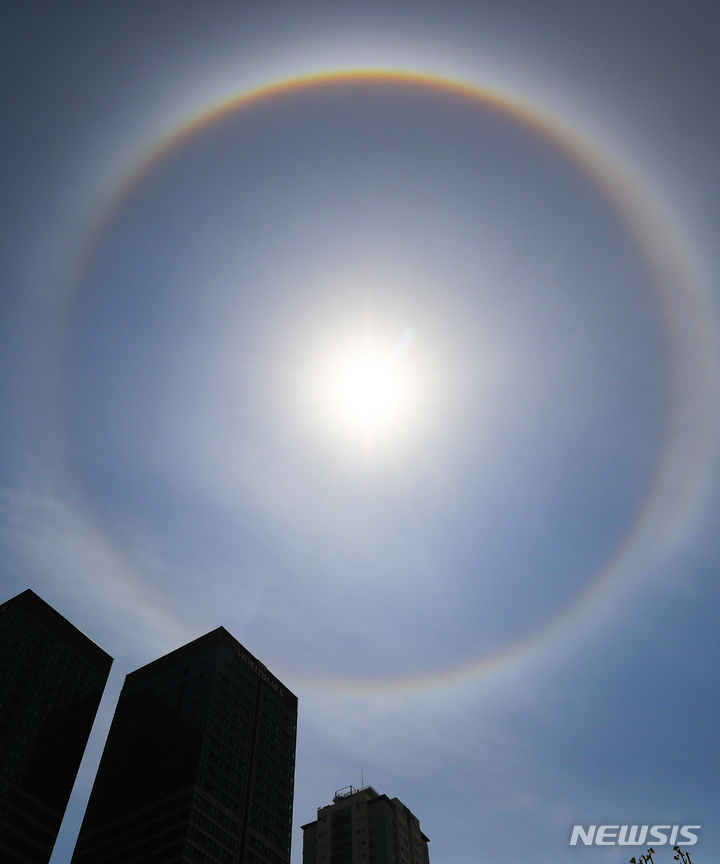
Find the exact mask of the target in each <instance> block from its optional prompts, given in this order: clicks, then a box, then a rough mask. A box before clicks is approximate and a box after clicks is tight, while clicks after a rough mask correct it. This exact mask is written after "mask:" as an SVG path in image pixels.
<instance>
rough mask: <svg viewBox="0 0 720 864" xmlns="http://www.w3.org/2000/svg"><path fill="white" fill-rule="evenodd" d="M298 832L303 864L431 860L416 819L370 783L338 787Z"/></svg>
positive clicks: (422, 862) (405, 863)
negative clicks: (369, 784)
mask: <svg viewBox="0 0 720 864" xmlns="http://www.w3.org/2000/svg"><path fill="white" fill-rule="evenodd" d="M302 831H303V864H430V859H429V856H428V843H429V842H430V841H429V839H428V838H427V837H426V836H425V835H424V834H423V832H422V831H421V830H420V822H419V821H418V820H417V817H416V816H414V815H413V813H411V812H410V810H408V808H407V807H406V806H405V805H404V804H403V803H402V801H400V800H398V799H397V798H388V797H387V795H379V794H378V793H377V792H376V791H375V790H374V789H373V787H372V786H365V787H364V788H363V789H355V788H354V787H352V786H348V787H346V788H345V789H340V790H339V791H338V792H336V793H335V797H334V798H333V803H332V804H329V805H328V806H327V807H319V808H318V811H317V820H316V821H315V822H309V823H308V824H307V825H303V826H302Z"/></svg>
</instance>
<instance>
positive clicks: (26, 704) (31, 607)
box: [0, 590, 112, 864]
mask: <svg viewBox="0 0 720 864" xmlns="http://www.w3.org/2000/svg"><path fill="white" fill-rule="evenodd" d="M111 665H112V658H111V657H110V656H109V655H108V654H106V653H105V652H104V651H103V650H102V648H99V647H98V646H97V645H96V644H95V643H94V642H93V641H92V640H90V639H88V637H87V636H85V635H84V634H83V633H81V632H80V631H79V630H78V629H77V628H76V627H74V626H73V625H72V624H71V623H70V622H69V621H68V620H67V619H65V618H63V616H62V615H60V613H59V612H56V611H55V610H54V609H53V608H52V607H51V606H49V605H48V604H47V603H45V601H44V600H41V599H40V597H38V596H37V594H35V593H33V592H32V591H29V590H28V591H24V592H23V593H22V594H18V595H17V596H16V597H13V598H12V599H11V600H8V601H7V602H6V603H5V604H4V605H3V606H2V607H0V861H2V862H8V864H10V862H12V864H47V862H48V860H49V859H50V855H51V854H52V850H53V846H54V845H55V840H56V838H57V833H58V830H59V828H60V823H61V822H62V818H63V816H64V814H65V808H66V807H67V803H68V799H69V797H70V792H71V791H72V787H73V784H74V782H75V777H76V775H77V771H78V768H79V767H80V761H81V759H82V756H83V753H84V751H85V745H86V744H87V740H88V736H89V735H90V730H91V728H92V725H93V722H94V720H95V714H96V712H97V708H98V705H99V703H100V698H101V696H102V693H103V690H104V689H105V682H106V681H107V677H108V674H109V672H110V666H111Z"/></svg>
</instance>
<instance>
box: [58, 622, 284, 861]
mask: <svg viewBox="0 0 720 864" xmlns="http://www.w3.org/2000/svg"><path fill="white" fill-rule="evenodd" d="M296 729H297V697H296V696H294V695H293V694H292V693H291V692H290V691H289V690H288V689H287V688H286V687H285V686H284V685H283V684H281V683H280V681H278V680H277V678H275V676H274V675H272V674H271V673H270V672H269V671H268V670H267V669H266V668H265V666H263V665H262V663H260V662H259V661H258V660H257V659H256V658H255V657H253V656H252V655H251V654H250V653H249V652H248V651H246V650H245V648H243V646H242V645H241V644H240V643H239V642H238V641H237V640H236V639H234V638H233V636H231V635H230V633H228V632H227V630H225V629H224V628H222V627H220V628H218V629H217V630H214V631H212V632H211V633H208V634H206V635H205V636H202V637H201V638H200V639H196V640H195V641H194V642H191V643H189V644H188V645H185V646H183V647H182V648H179V649H178V650H176V651H173V652H172V653H170V654H167V655H166V656H165V657H161V658H160V659H159V660H155V661H154V662H152V663H150V664H148V665H147V666H143V667H142V668H141V669H138V670H136V671H135V672H132V673H131V674H130V675H128V676H127V678H126V679H125V684H124V686H123V690H122V693H121V694H120V699H119V701H118V706H117V710H116V712H115V716H114V719H113V723H112V726H111V729H110V733H109V735H108V740H107V743H106V745H105V750H104V752H103V756H102V760H101V762H100V767H99V769H98V773H97V777H96V780H95V784H94V786H93V790H92V793H91V796H90V801H89V803H88V808H87V811H86V813H85V818H84V820H83V824H82V827H81V829H80V835H79V837H78V842H77V846H76V848H75V852H74V855H73V858H72V864H193V862H200V864H240V862H247V864H289V861H290V833H291V827H292V802H293V784H294V774H295V740H296Z"/></svg>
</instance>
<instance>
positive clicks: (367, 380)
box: [336, 356, 400, 425]
mask: <svg viewBox="0 0 720 864" xmlns="http://www.w3.org/2000/svg"><path fill="white" fill-rule="evenodd" d="M395 366H396V364H395V363H393V362H392V360H391V359H387V360H382V359H379V358H377V357H371V356H366V357H359V358H357V359H356V360H353V361H352V362H350V363H348V364H347V365H346V366H345V367H343V368H342V369H341V371H340V373H339V375H338V379H337V391H336V396H337V399H338V402H339V405H340V407H341V409H342V411H343V412H344V413H345V414H346V415H347V416H348V417H350V418H352V419H355V420H357V421H360V422H361V423H362V424H363V425H373V424H375V423H378V422H380V421H382V420H385V419H387V418H388V417H389V416H390V415H391V414H392V412H393V409H394V408H396V407H397V403H398V397H399V392H398V391H399V385H400V382H399V380H398V374H397V370H396V368H395Z"/></svg>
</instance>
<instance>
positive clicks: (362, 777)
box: [360, 771, 365, 789]
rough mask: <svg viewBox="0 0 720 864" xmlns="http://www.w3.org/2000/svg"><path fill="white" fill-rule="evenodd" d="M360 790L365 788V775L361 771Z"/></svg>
mask: <svg viewBox="0 0 720 864" xmlns="http://www.w3.org/2000/svg"><path fill="white" fill-rule="evenodd" d="M360 788H361V789H364V788H365V775H364V774H363V772H362V771H361V772H360Z"/></svg>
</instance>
